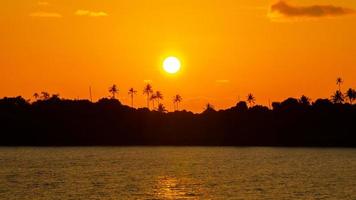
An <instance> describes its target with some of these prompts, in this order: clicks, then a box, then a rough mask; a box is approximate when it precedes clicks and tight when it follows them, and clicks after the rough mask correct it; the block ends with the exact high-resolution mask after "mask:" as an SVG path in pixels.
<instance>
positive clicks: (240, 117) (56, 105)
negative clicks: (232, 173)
mask: <svg viewBox="0 0 356 200" xmlns="http://www.w3.org/2000/svg"><path fill="white" fill-rule="evenodd" d="M114 94H115V93H113V95H114ZM272 106H273V109H269V108H267V107H265V106H261V105H254V106H252V104H251V107H248V106H247V103H246V102H243V101H241V102H238V103H237V104H236V106H234V107H232V108H230V109H226V110H220V111H216V110H215V109H214V107H213V106H211V105H209V106H207V109H206V110H205V111H204V112H202V113H200V114H194V113H192V112H188V111H175V112H169V113H167V112H165V109H163V108H162V109H163V110H162V109H160V112H159V111H150V110H149V109H147V108H140V109H134V108H131V107H128V106H125V105H122V104H121V103H120V101H118V100H116V99H108V98H103V99H101V100H99V101H98V102H95V103H92V102H90V101H88V100H66V99H60V98H59V96H58V95H53V96H52V97H48V98H46V99H45V100H37V101H35V102H33V103H29V102H28V101H26V100H25V99H23V98H22V97H16V98H3V99H0V132H1V134H0V145H1V146H73V145H78V146H87V145H209V146H210V145H212V146H214V145H216V146H218V145H219V146H220V145H224V146H227V145H229V146H347V147H356V126H355V125H356V106H355V105H352V104H349V103H345V104H342V103H338V101H336V103H333V102H331V101H330V100H328V99H318V100H316V101H315V102H313V103H310V102H309V99H308V98H307V97H302V98H301V99H295V98H288V99H286V100H285V101H283V102H274V103H272Z"/></svg>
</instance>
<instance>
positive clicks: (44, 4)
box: [37, 1, 49, 6]
mask: <svg viewBox="0 0 356 200" xmlns="http://www.w3.org/2000/svg"><path fill="white" fill-rule="evenodd" d="M37 5H39V6H49V2H47V1H39V2H37Z"/></svg>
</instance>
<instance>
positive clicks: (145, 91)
mask: <svg viewBox="0 0 356 200" xmlns="http://www.w3.org/2000/svg"><path fill="white" fill-rule="evenodd" d="M152 93H153V89H152V85H151V84H149V83H148V84H147V85H146V86H145V87H144V88H143V94H145V95H147V108H148V109H150V95H151V94H152Z"/></svg>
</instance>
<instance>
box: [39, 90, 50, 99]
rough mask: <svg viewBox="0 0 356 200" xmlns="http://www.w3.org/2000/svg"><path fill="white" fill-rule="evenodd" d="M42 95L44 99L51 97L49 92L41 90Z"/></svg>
mask: <svg viewBox="0 0 356 200" xmlns="http://www.w3.org/2000/svg"><path fill="white" fill-rule="evenodd" d="M41 96H42V99H43V100H47V99H49V97H50V95H49V93H48V92H41Z"/></svg>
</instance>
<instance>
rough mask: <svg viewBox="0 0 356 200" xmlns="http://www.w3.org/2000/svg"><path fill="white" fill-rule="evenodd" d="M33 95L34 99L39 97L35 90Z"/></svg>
mask: <svg viewBox="0 0 356 200" xmlns="http://www.w3.org/2000/svg"><path fill="white" fill-rule="evenodd" d="M33 97H34V98H35V100H37V99H38V98H40V95H39V94H38V93H37V92H35V93H34V94H33Z"/></svg>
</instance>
